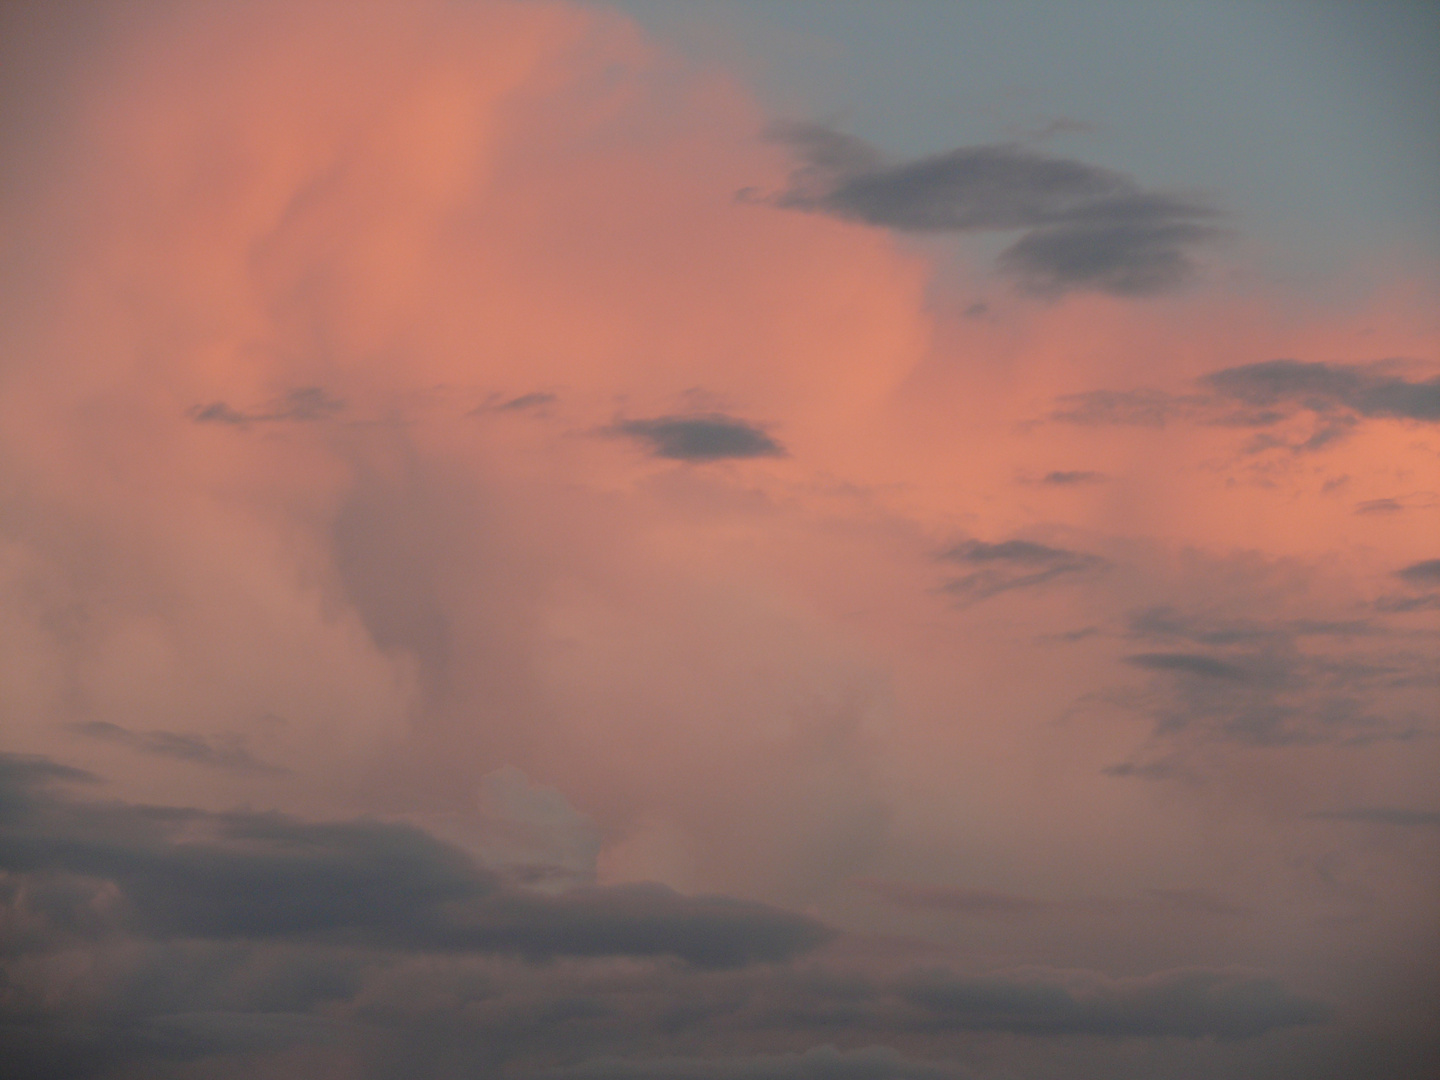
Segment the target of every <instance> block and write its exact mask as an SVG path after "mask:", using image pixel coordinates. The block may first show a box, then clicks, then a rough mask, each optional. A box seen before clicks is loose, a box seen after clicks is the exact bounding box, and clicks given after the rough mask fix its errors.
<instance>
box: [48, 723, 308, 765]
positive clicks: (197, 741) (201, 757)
mask: <svg viewBox="0 0 1440 1080" xmlns="http://www.w3.org/2000/svg"><path fill="white" fill-rule="evenodd" d="M69 730H70V731H71V732H73V733H74V734H76V735H82V736H84V737H85V738H87V739H98V740H100V741H102V742H111V743H115V744H116V745H118V746H123V747H125V748H127V749H129V750H134V751H136V752H138V753H142V754H153V755H155V756H156V757H169V758H175V759H176V760H178V761H189V762H193V763H194V764H196V765H206V766H209V767H210V768H214V769H229V770H232V771H235V772H256V773H267V772H268V773H283V772H287V771H288V770H286V769H282V768H281V767H280V766H278V765H271V764H268V763H266V762H264V761H260V760H258V759H256V758H255V757H254V756H252V755H251V753H250V751H248V750H246V749H245V747H244V746H243V745H241V744H240V743H239V742H237V741H234V740H231V741H228V742H221V741H216V740H213V739H209V738H207V737H205V736H204V735H196V734H193V733H186V732H176V731H131V730H130V729H129V728H125V727H121V726H120V725H119V724H112V723H110V722H109V721H106V720H86V721H82V722H80V723H76V724H71V725H69Z"/></svg>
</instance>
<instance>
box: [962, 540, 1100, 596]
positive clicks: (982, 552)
mask: <svg viewBox="0 0 1440 1080" xmlns="http://www.w3.org/2000/svg"><path fill="white" fill-rule="evenodd" d="M940 558H941V559H944V560H945V561H947V562H954V563H959V564H961V565H962V566H968V567H973V568H974V569H972V570H971V571H970V572H969V573H966V574H964V575H962V576H961V577H958V578H953V579H951V580H950V581H948V582H946V583H945V584H944V585H943V586H942V589H943V590H944V591H945V592H947V593H950V594H951V595H953V596H956V597H958V598H959V599H960V600H961V601H962V602H965V603H976V602H979V601H981V600H985V599H988V598H989V597H992V596H995V595H997V594H999V593H1002V592H1008V591H1010V590H1012V589H1028V588H1034V587H1036V586H1040V585H1046V584H1049V583H1050V582H1053V581H1056V580H1070V581H1074V580H1085V579H1087V578H1089V577H1093V576H1094V575H1096V574H1098V573H1101V572H1103V571H1104V570H1105V569H1106V568H1108V567H1109V565H1110V563H1109V561H1108V560H1106V559H1103V558H1101V557H1100V556H1098V555H1090V554H1086V553H1085V552H1080V551H1068V550H1066V549H1064V548H1055V547H1050V546H1049V545H1047V544H1037V543H1035V542H1033V541H1030V540H1003V541H1000V542H999V543H987V542H985V541H983V540H967V541H965V542H963V543H960V544H956V545H955V546H954V547H952V548H949V549H947V550H945V551H943V552H941V553H940Z"/></svg>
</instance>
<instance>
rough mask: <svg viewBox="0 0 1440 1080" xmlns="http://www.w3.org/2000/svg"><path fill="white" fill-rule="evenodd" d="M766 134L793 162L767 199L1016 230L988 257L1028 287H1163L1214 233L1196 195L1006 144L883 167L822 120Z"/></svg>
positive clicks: (935, 228)
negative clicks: (1156, 188) (789, 150)
mask: <svg viewBox="0 0 1440 1080" xmlns="http://www.w3.org/2000/svg"><path fill="white" fill-rule="evenodd" d="M772 135H773V137H774V138H776V139H778V140H780V141H782V142H785V143H787V144H789V145H790V146H792V147H793V148H794V149H795V150H796V151H797V152H798V154H799V155H800V157H801V159H802V161H803V163H804V164H803V165H802V166H801V167H800V168H799V169H797V170H796V171H795V172H794V174H792V176H791V178H790V185H789V187H788V188H786V190H784V191H782V192H779V193H778V194H775V195H772V196H770V197H769V199H768V201H770V202H771V203H773V204H774V205H776V206H782V207H786V208H790V209H796V210H807V211H812V212H818V213H826V214H832V215H834V216H836V217H841V218H846V219H848V220H852V221H863V222H865V223H867V224H871V225H880V226H884V227H886V228H891V229H898V230H901V231H904V232H978V231H1010V230H1024V235H1023V236H1021V238H1020V239H1019V240H1018V241H1016V242H1015V243H1014V244H1013V245H1011V247H1009V248H1008V249H1007V250H1006V251H1005V252H1003V253H1002V254H1001V256H1000V260H999V263H1000V267H1001V269H1002V270H1004V271H1005V272H1006V273H1008V274H1010V275H1012V276H1013V277H1015V278H1016V279H1017V280H1018V281H1019V282H1020V284H1021V285H1022V286H1023V287H1025V288H1027V289H1029V290H1031V291H1035V292H1042V293H1057V292H1063V291H1065V290H1067V289H1075V288H1088V289H1097V290H1100V291H1103V292H1110V293H1116V294H1119V295H1125V296H1138V295H1145V294H1150V293H1157V292H1162V291H1165V290H1167V289H1171V288H1173V287H1175V286H1176V285H1178V284H1180V283H1181V282H1182V281H1184V280H1185V279H1186V278H1188V277H1189V276H1190V275H1191V273H1192V272H1193V270H1194V266H1193V262H1192V259H1191V255H1190V251H1191V249H1192V248H1193V247H1195V246H1196V245H1198V244H1200V243H1202V242H1204V241H1207V240H1211V239H1213V238H1215V237H1216V236H1218V235H1219V233H1220V230H1219V229H1218V228H1217V227H1216V226H1215V225H1214V224H1213V222H1214V220H1215V219H1216V217H1217V216H1218V215H1217V212H1216V210H1215V208H1214V207H1212V206H1211V205H1209V204H1208V203H1206V202H1203V201H1201V200H1199V199H1195V198H1189V197H1183V196H1179V195H1173V194H1164V193H1159V192H1153V191H1146V190H1145V189H1143V188H1142V187H1140V185H1138V184H1137V183H1135V181H1133V180H1131V179H1130V178H1129V177H1127V176H1125V175H1123V174H1121V173H1118V172H1113V171H1111V170H1108V169H1102V168H1098V167H1096V166H1093V165H1087V164H1085V163H1083V162H1080V161H1074V160H1071V159H1069V158H1061V157H1055V156H1053V155H1050V154H1043V153H1040V152H1038V151H1035V150H1031V149H1028V148H1026V147H1024V146H1019V145H1015V144H997V145H989V146H968V147H960V148H958V149H955V150H951V151H947V152H945V153H941V154H934V155H931V156H928V157H923V158H917V159H914V160H912V161H902V162H893V163H890V162H885V161H884V160H883V159H882V158H881V156H880V154H879V153H878V152H877V151H876V150H875V149H874V148H873V147H871V146H869V145H868V144H867V143H865V142H863V141H862V140H860V139H857V138H855V137H854V136H850V135H845V134H843V133H841V132H838V131H835V130H834V129H832V128H827V127H824V126H823V125H818V124H789V125H782V126H778V127H776V128H775V129H774V130H773V132H772ZM747 194H750V193H747Z"/></svg>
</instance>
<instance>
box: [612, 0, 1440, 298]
mask: <svg viewBox="0 0 1440 1080" xmlns="http://www.w3.org/2000/svg"><path fill="white" fill-rule="evenodd" d="M608 6H612V7H616V8H619V9H621V10H623V11H625V12H626V13H628V14H630V15H632V16H633V17H635V18H637V19H638V20H639V21H640V22H641V23H642V24H643V25H645V26H646V27H647V28H648V29H649V30H650V31H651V32H653V33H655V34H656V35H657V36H659V37H660V38H662V39H665V40H668V41H670V42H672V43H674V44H676V45H678V46H679V47H680V48H681V49H682V50H684V51H687V52H690V53H692V54H695V55H698V56H700V57H701V58H703V59H707V60H713V61H716V62H718V63H721V64H723V65H725V66H726V67H728V68H731V69H733V70H736V71H738V72H739V74H740V75H741V77H742V78H744V79H746V80H747V81H748V82H749V83H750V85H751V86H752V87H754V88H756V89H757V90H758V92H759V93H760V95H761V97H762V99H763V100H764V101H765V103H766V105H767V107H768V108H770V109H772V110H773V111H775V112H776V113H777V114H779V115H784V116H788V117H798V118H803V119H819V120H826V121H832V122H836V123H838V124H839V125H840V126H842V127H843V128H844V129H845V130H848V131H850V132H852V133H854V134H857V135H859V136H861V137H863V138H865V139H867V140H870V141H872V142H874V143H875V144H877V145H878V146H879V147H880V148H881V149H882V150H884V151H885V152H886V153H888V154H891V155H894V156H896V157H909V156H915V155H921V154H926V153H933V152H936V151H941V150H945V149H949V148H951V147H954V146H958V145H962V144H967V143H979V142H994V141H1002V140H1012V139H1016V138H1032V137H1036V136H1037V135H1038V134H1039V133H1040V132H1042V131H1044V130H1046V129H1047V127H1053V128H1054V130H1052V131H1051V132H1050V134H1048V135H1046V136H1044V137H1042V138H1040V140H1039V142H1038V145H1040V146H1042V147H1044V148H1045V149H1047V150H1049V151H1050V152H1052V153H1056V154H1062V155H1065V156H1073V157H1077V158H1080V159H1082V160H1085V161H1088V162H1091V163H1093V164H1097V165H1103V166H1106V167H1110V168H1116V169H1120V170H1123V171H1126V172H1129V173H1131V174H1133V175H1135V176H1136V177H1137V178H1138V179H1139V180H1140V181H1141V182H1142V183H1143V184H1145V185H1146V186H1162V187H1178V188H1186V189H1192V190H1197V191H1200V192H1203V193H1206V194H1208V195H1210V196H1212V197H1213V198H1214V199H1215V200H1216V201H1217V202H1218V203H1219V204H1220V205H1222V206H1224V207H1225V208H1226V209H1227V210H1229V211H1230V212H1232V213H1233V215H1234V220H1233V225H1234V227H1235V229H1236V230H1237V233H1238V234H1239V236H1240V237H1241V238H1242V240H1244V241H1245V242H1248V243H1250V244H1251V245H1258V250H1257V254H1258V253H1263V254H1260V260H1259V262H1260V265H1262V266H1264V267H1266V269H1268V270H1269V271H1270V272H1272V273H1276V274H1279V275H1282V276H1284V277H1286V278H1293V279H1299V280H1301V281H1303V280H1305V279H1307V278H1314V279H1315V284H1317V285H1320V284H1322V283H1323V282H1324V280H1325V278H1326V277H1327V276H1328V275H1333V274H1341V275H1343V274H1346V273H1348V272H1350V270H1351V264H1354V267H1355V268H1358V267H1362V266H1365V265H1369V264H1372V263H1374V262H1375V261H1377V260H1379V261H1388V260H1391V259H1395V258H1399V259H1401V260H1408V259H1411V258H1418V259H1420V260H1423V261H1426V262H1429V263H1431V264H1432V265H1433V263H1434V262H1435V261H1436V260H1437V259H1440V4H1435V3H1432V2H1427V0H1371V2H1367V3H1364V4H1355V3H1353V2H1349V3H1347V2H1344V0H1265V2H1264V3H1256V2H1254V0H1028V2H1027V0H1015V2H1006V3H996V2H994V0H695V2H682V0H610V2H609V4H608ZM1057 122H1061V123H1059V124H1058V125H1057Z"/></svg>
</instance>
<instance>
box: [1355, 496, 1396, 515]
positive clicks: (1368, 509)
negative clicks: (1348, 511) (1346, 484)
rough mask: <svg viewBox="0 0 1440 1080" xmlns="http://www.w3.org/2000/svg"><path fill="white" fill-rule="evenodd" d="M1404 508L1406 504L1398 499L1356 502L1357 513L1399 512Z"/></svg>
mask: <svg viewBox="0 0 1440 1080" xmlns="http://www.w3.org/2000/svg"><path fill="white" fill-rule="evenodd" d="M1404 509H1405V505H1404V504H1403V503H1401V502H1400V501H1399V500H1398V499H1370V500H1368V501H1367V502H1362V503H1356V504H1355V513H1357V514H1398V513H1399V512H1400V511H1401V510H1404Z"/></svg>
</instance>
